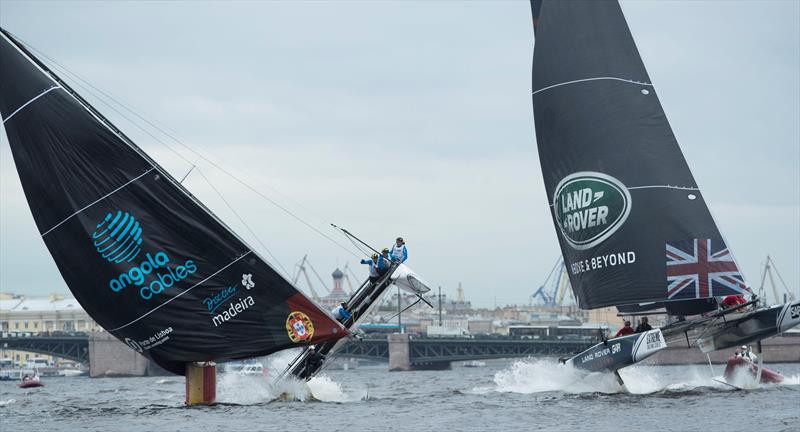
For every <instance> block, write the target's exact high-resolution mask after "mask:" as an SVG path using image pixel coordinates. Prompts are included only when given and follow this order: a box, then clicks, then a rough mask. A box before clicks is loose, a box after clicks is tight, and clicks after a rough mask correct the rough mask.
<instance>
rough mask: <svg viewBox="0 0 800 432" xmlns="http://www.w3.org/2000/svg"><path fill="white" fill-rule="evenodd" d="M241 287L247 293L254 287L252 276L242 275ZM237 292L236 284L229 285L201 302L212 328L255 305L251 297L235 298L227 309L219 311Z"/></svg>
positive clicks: (237, 286)
mask: <svg viewBox="0 0 800 432" xmlns="http://www.w3.org/2000/svg"><path fill="white" fill-rule="evenodd" d="M242 285H244V287H245V289H246V290H248V291H249V290H250V289H252V288H253V287H255V286H256V283H255V282H253V275H252V274H243V275H242ZM238 290H239V285H238V284H237V285H231V286H229V287H227V288H223V289H221V290H219V291H217V292H215V293H213V294H211V295H210V296H208V297H206V298H204V299H203V300H202V302H203V305H205V307H206V308H207V309H208V313H209V314H210V315H211V323H212V324H214V327H219V326H220V325H222V324H225V323H226V322H228V321H230V320H231V319H233V318H234V317H236V316H237V315H239V314H240V313H242V312H244V311H245V310H247V309H249V308H250V307H252V306H254V305H255V304H256V301H255V300H254V299H253V296H247V297H237V298H236V300H234V301H232V302H230V303H228V305H227V307H225V308H222V309H221V310H220V306H222V305H223V304H225V303H226V302H227V301H228V300H230V299H231V298H233V297H234V296H235V295H236V294H237V291H238Z"/></svg>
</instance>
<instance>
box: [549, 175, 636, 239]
mask: <svg viewBox="0 0 800 432" xmlns="http://www.w3.org/2000/svg"><path fill="white" fill-rule="evenodd" d="M553 211H554V212H555V216H556V223H557V224H558V228H559V230H560V231H561V235H562V236H564V239H565V240H566V241H567V243H569V245H570V246H572V247H573V248H574V249H577V250H586V249H589V248H592V247H594V246H597V245H598V244H600V243H602V242H603V241H604V240H605V239H607V238H609V237H611V235H612V234H614V232H616V231H617V230H618V229H619V227H621V226H622V224H623V223H625V219H627V218H628V214H630V212H631V194H630V192H628V188H626V187H625V185H624V184H622V182H620V181H619V180H617V179H615V178H614V177H611V176H610V175H607V174H603V173H599V172H593V171H581V172H576V173H572V174H570V175H568V176H566V177H564V178H563V179H561V181H560V182H558V185H557V186H556V189H555V193H554V195H553Z"/></svg>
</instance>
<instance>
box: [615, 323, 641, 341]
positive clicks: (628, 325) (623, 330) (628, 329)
mask: <svg viewBox="0 0 800 432" xmlns="http://www.w3.org/2000/svg"><path fill="white" fill-rule="evenodd" d="M634 333H636V331H634V330H633V327H631V322H630V321H625V326H623V327H622V328H621V329H619V331H618V332H617V334H615V335H614V337H615V338H617V337H620V336H627V335H630V334H634Z"/></svg>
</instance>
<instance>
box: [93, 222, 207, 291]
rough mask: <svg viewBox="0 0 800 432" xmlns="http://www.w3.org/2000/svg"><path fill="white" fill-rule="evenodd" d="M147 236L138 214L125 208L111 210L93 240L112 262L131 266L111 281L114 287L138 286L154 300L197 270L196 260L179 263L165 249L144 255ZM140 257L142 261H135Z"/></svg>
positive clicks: (109, 283)
mask: <svg viewBox="0 0 800 432" xmlns="http://www.w3.org/2000/svg"><path fill="white" fill-rule="evenodd" d="M143 238H144V237H143V236H142V227H141V226H140V225H139V222H138V221H137V220H136V218H134V217H133V215H131V214H129V213H128V212H124V211H121V210H117V211H116V212H109V213H108V214H107V215H106V217H105V218H104V219H103V220H102V221H101V222H100V223H98V224H97V226H96V227H95V231H94V233H93V234H92V243H93V245H94V247H95V248H96V249H97V253H98V254H100V256H101V257H102V258H103V259H105V260H106V261H108V262H109V263H111V264H115V265H117V266H122V265H129V266H130V267H129V268H128V269H127V270H125V271H124V272H122V273H120V274H119V275H118V276H117V277H115V278H113V279H111V280H109V281H108V287H109V288H110V289H111V291H114V292H120V291H122V290H123V289H125V288H127V287H129V286H134V287H136V288H137V289H138V290H139V296H141V297H142V298H143V299H145V300H150V299H152V298H153V296H155V295H158V294H161V293H162V292H164V290H165V289H167V288H170V287H172V286H174V285H175V284H177V283H178V282H180V281H182V280H184V279H186V278H188V277H189V276H190V275H192V274H194V273H195V272H197V265H196V264H195V262H194V261H193V260H187V261H185V262H183V263H182V264H177V263H175V262H173V261H172V260H171V259H170V256H169V255H168V254H167V252H165V251H163V250H159V251H153V252H147V253H145V254H144V256H141V252H142V249H141V246H142V241H143ZM137 258H138V260H137V261H138V262H139V264H136V262H137V261H134V260H135V259H137ZM127 263H131V264H127Z"/></svg>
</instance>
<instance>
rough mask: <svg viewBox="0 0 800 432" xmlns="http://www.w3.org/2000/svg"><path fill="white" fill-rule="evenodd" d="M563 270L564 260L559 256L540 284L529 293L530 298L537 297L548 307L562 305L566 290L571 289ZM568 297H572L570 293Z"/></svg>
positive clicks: (564, 268)
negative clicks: (531, 293)
mask: <svg viewBox="0 0 800 432" xmlns="http://www.w3.org/2000/svg"><path fill="white" fill-rule="evenodd" d="M565 270H566V267H564V261H563V260H562V259H561V257H559V258H558V259H557V260H556V263H555V265H553V268H551V269H550V273H548V274H547V278H546V279H545V280H544V283H543V284H542V286H540V287H539V289H537V290H536V291H535V292H534V293H533V295H531V299H532V300H533V299H536V298H539V299H541V303H542V304H543V305H544V306H548V307H554V306H561V305H563V304H564V297H566V295H567V293H568V292H570V291H572V289H571V287H570V284H569V276H568V275H567V272H566V271H565ZM570 298H572V295H571V293H570Z"/></svg>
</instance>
